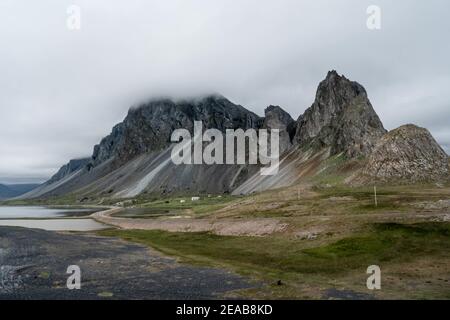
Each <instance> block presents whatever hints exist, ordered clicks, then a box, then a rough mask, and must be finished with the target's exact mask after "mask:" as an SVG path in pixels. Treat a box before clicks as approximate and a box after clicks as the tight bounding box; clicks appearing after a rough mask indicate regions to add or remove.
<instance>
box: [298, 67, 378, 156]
mask: <svg viewBox="0 0 450 320" xmlns="http://www.w3.org/2000/svg"><path fill="white" fill-rule="evenodd" d="M297 123H298V124H297V128H296V134H295V143H296V144H298V145H300V146H301V147H304V146H313V147H318V148H320V147H330V148H331V154H332V155H333V154H338V153H341V152H344V153H345V154H346V155H347V156H348V157H351V158H352V157H357V156H360V155H363V156H365V155H367V154H369V153H370V151H371V150H372V149H373V147H374V145H375V143H376V141H377V140H378V139H379V138H380V137H381V136H382V135H383V134H384V133H385V132H386V130H385V129H384V127H383V124H382V123H381V121H380V118H379V117H378V115H377V114H376V112H375V110H374V109H373V107H372V105H371V103H370V101H369V99H368V97H367V93H366V90H365V89H364V87H363V86H361V85H360V84H359V83H357V82H354V81H350V80H348V79H347V78H346V77H344V76H340V75H339V74H338V73H337V72H336V71H334V70H333V71H330V72H328V74H327V77H326V78H325V80H323V81H322V82H321V83H320V84H319V87H318V89H317V93H316V99H315V101H314V103H313V105H312V106H311V107H310V108H309V109H307V110H306V111H305V113H304V114H303V115H301V116H300V117H299V119H298V121H297Z"/></svg>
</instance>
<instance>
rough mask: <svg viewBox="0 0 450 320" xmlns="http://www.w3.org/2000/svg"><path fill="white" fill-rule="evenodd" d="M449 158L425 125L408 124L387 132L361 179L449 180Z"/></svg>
mask: <svg viewBox="0 0 450 320" xmlns="http://www.w3.org/2000/svg"><path fill="white" fill-rule="evenodd" d="M448 160H449V158H448V156H447V153H445V151H444V150H443V149H442V148H441V146H440V145H439V144H438V143H437V142H436V140H435V139H434V138H433V136H432V135H431V134H430V132H429V131H428V130H427V129H425V128H420V127H418V126H415V125H412V124H408V125H404V126H401V127H399V128H397V129H394V130H392V131H390V132H388V133H387V134H385V135H384V136H383V137H382V138H381V139H380V141H379V142H378V143H377V145H376V147H375V149H374V150H373V152H372V154H371V155H370V157H369V158H368V162H367V165H366V166H365V168H364V169H363V172H362V179H363V180H370V181H381V182H405V183H411V182H413V183H416V182H434V181H447V180H448V179H449V162H448Z"/></svg>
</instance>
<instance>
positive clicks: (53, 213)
mask: <svg viewBox="0 0 450 320" xmlns="http://www.w3.org/2000/svg"><path fill="white" fill-rule="evenodd" d="M95 211H98V210H95V209H61V208H47V207H30V206H24V207H15V206H13V207H8V206H0V219H23V218H62V217H81V216H88V215H90V214H91V213H94V212H95Z"/></svg>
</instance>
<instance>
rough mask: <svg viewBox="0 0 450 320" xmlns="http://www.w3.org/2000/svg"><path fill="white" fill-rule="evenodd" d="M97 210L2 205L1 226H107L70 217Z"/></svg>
mask: <svg viewBox="0 0 450 320" xmlns="http://www.w3.org/2000/svg"><path fill="white" fill-rule="evenodd" d="M95 211H98V209H60V208H47V207H29V206H26V207H3V206H0V226H14V227H24V228H34V229H44V230H49V231H92V230H100V229H104V228H106V226H105V225H104V224H101V223H99V222H97V221H95V220H93V219H89V218H82V219H81V218H78V219H71V218H70V217H83V216H88V215H90V214H92V213H93V212H95ZM67 217H69V218H67Z"/></svg>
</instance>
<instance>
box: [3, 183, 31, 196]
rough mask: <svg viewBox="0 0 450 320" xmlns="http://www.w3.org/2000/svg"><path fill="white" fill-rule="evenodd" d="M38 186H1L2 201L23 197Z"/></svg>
mask: <svg viewBox="0 0 450 320" xmlns="http://www.w3.org/2000/svg"><path fill="white" fill-rule="evenodd" d="M38 186H39V185H38V184H8V185H5V184H0V200H5V199H9V198H14V197H18V196H21V195H23V194H25V193H27V192H30V191H31V190H33V189H35V188H37V187H38Z"/></svg>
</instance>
